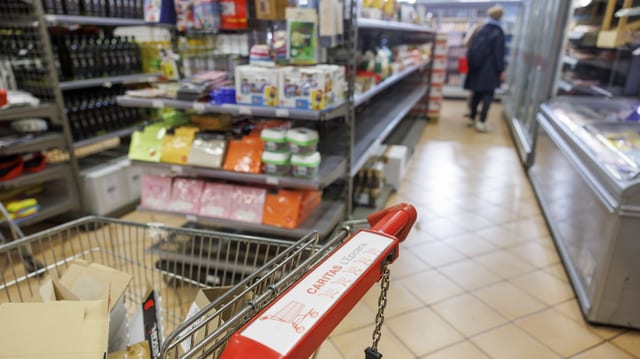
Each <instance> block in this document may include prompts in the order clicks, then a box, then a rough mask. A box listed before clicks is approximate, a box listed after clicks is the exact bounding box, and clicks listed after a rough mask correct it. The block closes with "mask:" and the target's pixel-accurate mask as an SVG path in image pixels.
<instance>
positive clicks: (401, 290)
mask: <svg viewBox="0 0 640 359" xmlns="http://www.w3.org/2000/svg"><path fill="white" fill-rule="evenodd" d="M392 277H393V274H392ZM379 297H380V285H378V284H376V285H375V286H373V287H372V288H371V289H369V291H368V292H367V294H366V295H365V296H364V297H363V298H362V302H363V303H364V304H366V305H367V307H369V309H371V311H372V312H374V313H376V312H377V311H378V298H379ZM422 306H423V304H422V302H420V301H419V300H418V298H416V297H415V296H414V295H413V294H412V293H411V292H410V291H409V290H408V289H407V288H406V287H405V286H404V285H402V284H401V283H400V282H399V281H397V280H394V279H392V280H391V283H390V285H389V293H388V294H387V307H386V309H385V311H384V316H385V318H391V317H395V316H397V315H399V314H402V313H405V312H408V311H411V310H414V309H418V308H421V307H422Z"/></svg>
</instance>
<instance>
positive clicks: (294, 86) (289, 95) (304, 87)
mask: <svg viewBox="0 0 640 359" xmlns="http://www.w3.org/2000/svg"><path fill="white" fill-rule="evenodd" d="M333 74H334V70H333V69H331V70H329V69H328V68H320V67H317V66H316V67H309V68H292V67H288V68H284V69H281V71H280V84H279V86H278V87H279V89H280V106H282V107H292V108H301V109H305V110H322V109H324V108H325V107H326V106H327V105H328V104H327V99H329V101H330V102H331V103H334V102H335V95H334V92H333V79H332V77H333Z"/></svg>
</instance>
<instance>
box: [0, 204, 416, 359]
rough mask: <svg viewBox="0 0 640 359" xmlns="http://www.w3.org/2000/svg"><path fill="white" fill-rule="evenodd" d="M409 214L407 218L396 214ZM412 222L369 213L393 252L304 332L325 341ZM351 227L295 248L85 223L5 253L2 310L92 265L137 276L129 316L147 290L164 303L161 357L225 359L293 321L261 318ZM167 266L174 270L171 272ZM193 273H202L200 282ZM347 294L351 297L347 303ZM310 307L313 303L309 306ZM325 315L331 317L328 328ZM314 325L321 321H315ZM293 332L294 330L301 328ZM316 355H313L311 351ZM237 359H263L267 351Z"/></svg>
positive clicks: (94, 220)
mask: <svg viewBox="0 0 640 359" xmlns="http://www.w3.org/2000/svg"><path fill="white" fill-rule="evenodd" d="M407 208H409V210H407ZM407 211H408V212H409V213H410V215H409V216H407V215H398V214H397V213H405V212H407ZM399 217H402V218H399ZM413 221H415V210H413V208H412V207H410V206H405V207H402V208H400V207H396V208H393V209H390V210H386V211H383V212H380V213H378V214H377V215H372V216H370V217H369V222H370V223H371V224H372V229H373V230H374V232H381V233H388V234H389V235H386V237H387V238H391V240H390V242H389V243H388V244H389V245H388V246H386V247H385V248H383V250H382V251H381V252H379V253H378V256H377V257H376V255H375V253H369V257H370V258H371V260H370V262H369V264H370V265H369V267H368V268H364V266H365V264H364V262H360V263H358V265H361V266H363V268H364V269H363V272H362V273H361V276H360V278H357V277H354V278H353V280H355V282H353V283H357V284H358V285H350V284H353V283H347V282H345V285H346V286H348V287H349V285H350V287H349V288H346V287H345V288H346V289H348V291H347V292H344V291H343V295H342V296H340V297H339V298H342V299H341V300H340V302H341V304H342V306H341V309H339V310H338V311H335V310H333V311H331V310H330V311H326V310H318V309H321V308H314V309H313V311H309V310H306V311H304V312H303V310H304V308H300V307H297V308H298V309H300V311H299V312H300V313H298V315H297V318H298V319H296V320H297V322H296V326H297V327H302V328H303V330H302V331H298V334H300V335H302V336H303V337H304V338H306V336H307V335H308V334H309V332H310V330H316V332H317V333H321V334H322V335H324V337H326V336H327V335H328V334H329V332H327V328H329V327H335V325H337V323H338V322H339V321H340V319H341V318H342V317H344V315H346V313H348V311H349V310H350V309H351V307H353V305H355V303H356V302H357V300H359V299H360V298H361V297H362V296H363V295H364V293H365V292H366V290H368V289H369V287H371V286H372V285H373V283H375V282H376V281H377V280H379V279H380V277H381V276H382V273H383V270H382V268H383V267H382V266H383V264H384V263H386V262H389V261H392V260H393V259H395V256H397V245H398V240H397V239H395V238H394V237H392V236H393V235H397V237H398V238H401V239H403V238H404V237H405V236H406V234H407V233H408V230H409V229H410V227H411V225H412V224H413ZM353 224H354V223H346V224H345V225H344V226H342V227H340V228H339V229H338V230H336V231H335V232H334V234H333V235H332V236H331V238H329V239H328V240H326V241H324V242H322V243H320V242H319V236H318V234H317V233H310V234H308V235H306V236H304V237H303V238H301V239H300V240H298V241H296V242H291V241H283V240H274V239H268V238H262V237H257V236H244V235H236V234H234V235H231V234H226V233H221V232H214V231H206V230H196V229H184V228H174V227H168V226H163V225H158V224H142V223H132V222H126V221H121V220H115V219H108V218H102V217H86V218H82V219H79V220H76V221H72V222H69V223H66V224H63V225H60V226H57V227H55V228H51V229H50V230H47V231H44V232H40V233H37V234H34V235H30V236H27V237H24V238H22V239H20V240H16V241H13V242H10V243H7V244H4V245H2V246H0V303H2V302H23V301H39V300H40V298H39V296H38V290H39V288H40V285H41V284H42V282H43V281H44V280H45V278H47V277H48V276H50V277H54V278H55V277H59V276H60V275H61V274H62V273H64V271H65V270H66V269H67V267H68V266H69V265H70V264H71V262H73V261H74V260H76V259H85V260H87V261H90V262H95V263H100V264H103V265H107V266H109V267H112V268H114V269H117V270H120V271H123V272H127V273H130V274H132V275H133V276H134V279H133V280H132V282H131V283H130V285H129V287H128V289H127V291H126V293H125V301H126V303H127V309H128V312H129V315H132V314H133V312H134V311H135V310H136V308H137V306H138V305H139V304H140V303H142V301H143V300H144V299H145V297H146V295H147V294H148V291H149V287H152V288H153V289H155V290H156V292H157V293H158V294H159V297H160V298H161V305H160V307H161V308H162V326H163V329H164V330H163V332H164V333H169V334H168V335H167V336H166V338H165V340H164V341H163V343H162V350H161V352H162V357H163V358H192V357H199V358H200V357H219V356H220V355H223V357H225V358H227V357H230V355H232V353H231V352H228V353H225V354H222V350H223V349H224V348H225V347H226V346H227V342H228V341H229V338H232V336H235V335H238V334H240V333H241V328H242V327H243V325H245V324H247V323H248V322H249V323H251V322H252V320H253V321H255V320H258V321H262V322H265V323H268V322H280V323H284V324H287V322H288V321H289V319H288V318H290V317H286V315H285V314H286V313H285V312H280V311H275V312H274V313H275V314H271V313H270V312H269V313H260V312H261V311H262V310H269V309H270V308H271V307H269V305H270V303H271V302H273V301H274V298H276V297H277V296H278V295H279V294H281V293H283V292H284V294H285V295H286V293H290V290H291V289H294V288H296V286H295V285H296V283H297V281H299V280H302V281H304V280H305V278H308V275H309V274H312V273H314V272H315V271H316V270H317V269H318V268H321V267H322V265H323V264H324V263H326V261H327V260H328V259H330V258H333V255H332V253H336V252H335V251H341V250H342V249H343V248H345V247H344V246H342V245H343V243H344V244H348V243H352V242H353V240H349V241H346V242H345V240H346V239H347V238H349V236H350V234H352V230H353V226H352V225H353ZM360 233H362V232H360ZM379 236H382V235H379ZM356 237H357V236H354V237H352V238H356ZM194 243H195V244H197V245H194ZM26 247H29V248H30V250H29V256H30V258H32V259H33V260H35V261H37V263H38V266H37V267H35V268H32V267H29V266H26V267H25V266H24V265H23V264H22V262H21V261H22V258H21V254H22V253H24V250H23V248H26ZM337 253H341V252H337ZM187 258H191V259H190V261H189V260H185V259H187ZM169 262H171V263H174V264H173V265H170V266H167V265H166V263H169ZM159 263H160V264H159ZM162 263H165V264H162ZM194 263H197V265H194ZM194 272H200V273H204V274H199V275H196V274H194ZM301 278H302V279H301ZM203 279H204V280H203ZM219 284H224V285H228V286H231V287H228V288H227V289H226V290H225V292H224V293H223V294H222V295H221V296H220V297H218V298H217V299H214V300H213V301H212V302H211V303H209V304H208V305H206V306H205V307H204V308H201V309H199V310H197V311H196V312H195V313H194V312H193V309H192V308H191V305H192V302H193V300H194V297H195V295H196V294H197V293H198V291H199V290H200V289H202V288H208V287H210V286H211V285H219ZM344 293H347V294H348V295H347V297H348V298H347V299H346V300H345V299H344ZM278 302H279V301H275V302H274V303H276V304H277V303H278ZM302 305H308V303H304V302H302ZM190 309H191V312H190ZM259 313H260V314H259ZM327 313H329V314H332V315H331V318H329V320H328V321H327V318H326V315H327ZM305 314H307V315H306V316H304V315H305ZM311 314H313V315H311ZM334 314H338V315H334ZM269 316H272V317H274V318H275V317H278V318H280V321H273V320H267V319H264V320H261V318H262V317H264V318H269ZM300 316H303V318H300ZM294 317H295V316H294ZM309 319H312V320H314V323H311V322H308V320H309ZM317 320H322V322H323V323H325V324H324V325H323V329H322V330H320V331H318V330H317V328H316V327H317V325H316V324H315V322H317ZM294 321H295V320H294ZM289 325H290V326H291V323H289ZM292 328H294V332H296V330H295V327H292ZM325 332H326V333H325ZM324 337H323V338H322V340H324ZM237 339H238V338H236V337H234V340H235V342H237V343H238V344H240V345H241V346H245V345H244V344H243V343H242V341H238V340H237ZM318 340H320V339H315V338H314V340H312V341H308V344H306V345H305V348H306V349H305V350H310V348H311V346H314V347H316V348H317V346H318V345H319V344H320V343H321V341H318ZM310 345H311V346H310ZM245 347H246V346H245ZM230 349H231V344H230ZM313 351H315V348H314V349H313V350H311V352H310V353H312V352H313ZM231 357H234V356H231ZM235 357H238V358H240V357H242V358H263V356H261V355H259V354H258V355H244V354H241V355H240V356H235ZM294 357H297V356H294ZM307 357H308V355H307ZM264 358H266V357H264Z"/></svg>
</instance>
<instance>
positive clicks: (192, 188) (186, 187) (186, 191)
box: [169, 178, 204, 214]
mask: <svg viewBox="0 0 640 359" xmlns="http://www.w3.org/2000/svg"><path fill="white" fill-rule="evenodd" d="M203 189H204V182H203V181H200V180H194V179H188V178H176V179H174V180H173V188H172V190H171V203H170V204H169V209H171V210H172V211H175V212H180V213H189V214H198V213H199V212H200V197H201V196H202V190H203Z"/></svg>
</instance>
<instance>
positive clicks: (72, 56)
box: [67, 35, 82, 79]
mask: <svg viewBox="0 0 640 359" xmlns="http://www.w3.org/2000/svg"><path fill="white" fill-rule="evenodd" d="M67 44H68V45H67V46H68V49H69V62H70V65H71V67H70V68H69V79H73V78H79V77H80V73H81V69H82V64H81V62H82V61H81V56H80V53H79V51H78V42H77V36H75V35H74V36H72V37H69V38H68V42H67Z"/></svg>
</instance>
